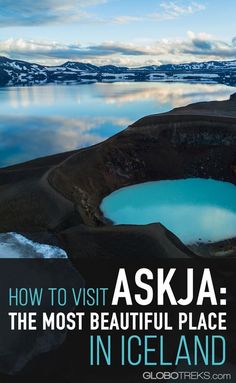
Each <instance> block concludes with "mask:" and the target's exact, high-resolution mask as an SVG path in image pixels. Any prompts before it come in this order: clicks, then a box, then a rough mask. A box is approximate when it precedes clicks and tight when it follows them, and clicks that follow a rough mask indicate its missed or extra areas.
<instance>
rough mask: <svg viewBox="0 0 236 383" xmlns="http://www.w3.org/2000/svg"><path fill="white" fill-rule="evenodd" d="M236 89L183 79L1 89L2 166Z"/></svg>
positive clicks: (81, 142)
mask: <svg viewBox="0 0 236 383" xmlns="http://www.w3.org/2000/svg"><path fill="white" fill-rule="evenodd" d="M234 91H235V88H230V87H227V86H224V85H219V84H216V85H207V84H179V83H178V84H174V83H115V84H86V85H78V86H54V85H50V86H41V87H18V88H0V166H7V165H10V164H13V163H18V162H22V161H26V160H30V159H32V158H36V157H39V156H44V155H48V154H54V153H57V152H62V151H66V150H72V149H75V148H80V147H84V146H88V145H92V144H95V143H97V142H100V141H102V140H104V139H106V138H107V137H109V136H111V135H113V134H115V133H117V132H119V131H120V130H122V129H124V128H126V127H127V126H128V125H129V124H130V123H132V122H134V121H135V120H137V119H139V118H141V117H143V116H144V115H148V114H153V113H161V112H165V111H168V110H170V109H172V108H173V107H177V106H182V105H186V104H189V103H191V102H196V101H207V100H213V99H217V100H222V99H226V98H228V97H229V95H230V94H232V93H233V92H234Z"/></svg>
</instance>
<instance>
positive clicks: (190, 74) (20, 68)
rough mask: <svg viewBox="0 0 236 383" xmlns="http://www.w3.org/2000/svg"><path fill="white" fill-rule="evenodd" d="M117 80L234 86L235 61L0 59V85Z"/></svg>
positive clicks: (235, 74) (235, 83) (235, 82)
mask: <svg viewBox="0 0 236 383" xmlns="http://www.w3.org/2000/svg"><path fill="white" fill-rule="evenodd" d="M119 81H148V82H153V81H157V82H166V81H169V82H192V83H193V82H195V83H196V82H197V83H208V84H209V83H219V84H226V85H231V86H235V85H236V60H234V61H209V62H202V63H196V62H193V63H185V64H165V65H160V66H157V65H151V66H144V67H138V68H128V67H118V66H115V65H103V66H96V65H92V64H89V63H81V62H73V61H67V62H66V63H64V64H62V65H59V66H44V65H39V64H34V63H29V62H26V61H22V60H11V59H9V58H6V57H0V86H19V85H26V86H29V85H39V84H49V83H55V84H62V83H64V84H78V83H89V82H119Z"/></svg>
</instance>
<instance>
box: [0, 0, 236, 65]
mask: <svg viewBox="0 0 236 383" xmlns="http://www.w3.org/2000/svg"><path fill="white" fill-rule="evenodd" d="M235 14H236V1H235V0H227V2H226V1H222V0H196V1H195V0H194V1H192V0H160V1H159V0H145V1H144V0H143V1H141V0H40V1H37V0H18V1H14V0H0V55H1V56H7V57H9V58H12V59H21V60H26V61H31V62H37V63H41V64H45V65H59V64H62V63H63V62H65V61H81V62H90V63H93V64H96V65H106V64H113V65H124V66H130V67H134V66H142V65H160V64H166V63H181V62H192V61H197V62H199V61H210V60H234V59H236V30H235V28H234V26H235Z"/></svg>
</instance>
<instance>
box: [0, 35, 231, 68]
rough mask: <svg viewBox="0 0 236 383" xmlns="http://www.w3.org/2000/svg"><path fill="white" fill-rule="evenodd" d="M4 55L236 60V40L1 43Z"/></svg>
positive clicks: (101, 60) (97, 60) (100, 60)
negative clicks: (92, 43) (94, 43)
mask: <svg viewBox="0 0 236 383" xmlns="http://www.w3.org/2000/svg"><path fill="white" fill-rule="evenodd" d="M0 55H3V56H8V57H10V58H14V59H23V60H29V61H37V62H39V63H43V64H48V65H50V64H52V65H54V64H56V65H57V64H60V63H63V62H65V61H67V60H74V61H82V62H85V61H90V62H91V63H94V64H97V65H104V64H115V65H125V66H138V65H152V64H156V65H158V64H160V63H173V62H176V63H179V62H186V61H202V60H213V59H235V58H236V44H235V38H234V39H233V40H232V41H231V42H225V41H223V40H219V39H217V38H215V37H213V36H211V35H208V34H205V33H199V34H195V33H193V32H188V35H187V38H186V39H169V40H168V39H163V40H159V41H150V43H148V42H147V41H146V42H138V43H137V42H136V43H134V42H133V43H124V42H115V41H107V42H103V43H100V44H96V45H86V46H83V45H81V44H80V43H73V44H61V43H58V42H51V41H33V40H30V41H26V40H23V39H16V40H15V39H7V40H0Z"/></svg>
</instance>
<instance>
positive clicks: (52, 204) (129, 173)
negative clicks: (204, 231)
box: [0, 94, 236, 258]
mask: <svg viewBox="0 0 236 383" xmlns="http://www.w3.org/2000/svg"><path fill="white" fill-rule="evenodd" d="M235 132H236V95H235V94H234V95H232V96H231V98H230V100H227V101H220V102H204V103H197V104H192V105H188V106H186V107H182V108H177V109H174V110H172V111H170V112H168V113H163V114H159V115H152V116H147V117H144V118H142V119H140V120H139V121H137V122H135V123H134V124H133V125H131V126H129V127H128V128H127V129H125V130H124V131H122V132H121V133H118V134H116V135H115V136H113V137H111V138H109V139H108V140H106V141H104V142H102V143H100V144H97V145H94V146H92V147H89V148H86V149H81V150H76V151H73V152H67V153H62V154H58V155H54V156H49V157H44V158H39V159H36V160H33V161H29V162H27V163H23V164H19V165H15V166H11V167H7V168H2V169H0V214H1V223H0V231H1V232H12V231H14V232H19V233H23V234H24V235H28V236H30V237H32V236H33V237H34V238H37V240H39V241H40V242H43V241H46V242H59V243H60V245H61V246H62V247H63V248H64V249H65V250H66V251H67V252H68V254H69V256H71V257H93V256H95V257H104V256H110V257H112V256H116V255H118V253H119V252H118V251H117V250H116V245H115V246H113V245H112V244H114V241H115V244H117V243H119V246H118V247H119V249H120V250H121V248H122V254H123V256H124V257H126V256H129V253H130V252H131V253H133V256H134V257H138V258H139V257H143V249H144V247H145V249H146V250H145V254H146V256H147V257H148V256H149V255H150V256H151V257H152V256H153V254H154V249H155V252H156V256H157V257H170V258H172V257H177V258H179V257H180V258H181V257H189V256H194V252H195V253H198V255H199V251H195V250H196V247H195V248H192V251H191V250H189V249H188V248H187V247H186V246H184V245H183V244H182V243H181V242H180V241H179V240H178V238H176V237H175V236H174V235H173V234H172V233H170V232H169V231H168V230H167V229H165V228H164V227H163V226H162V225H160V224H158V223H157V224H155V225H146V226H131V225H122V226H116V227H114V226H112V224H111V222H109V221H108V220H107V219H106V218H105V217H103V215H102V212H101V211H100V209H99V205H100V202H101V200H102V199H103V198H104V196H106V195H108V194H110V193H111V192H112V191H114V190H116V189H118V188H121V187H123V186H127V185H132V184H136V183H141V182H145V181H152V180H164V179H179V178H188V177H202V178H214V179H217V180H223V181H228V182H231V183H233V184H236V134H235ZM144 243H145V246H144V245H143V244H144ZM164 243H165V244H166V245H165V246H164V245H162V244H164ZM122 246H123V247H122ZM206 246H208V245H206ZM220 246H221V253H222V251H223V254H224V244H223V245H222V244H220ZM222 246H223V250H222ZM218 247H219V246H218V245H215V246H214V245H211V246H209V247H208V250H207V251H206V250H204V249H203V251H202V252H201V251H200V254H202V255H204V254H205V255H206V254H207V255H208V254H209V255H210V254H212V253H215V251H216V250H215V249H217V248H218ZM229 248H232V249H231V250H232V251H230V252H229V254H230V256H232V255H235V254H236V250H235V240H232V241H230V244H229V241H227V246H226V254H227V252H228V250H229ZM77 249H78V250H77Z"/></svg>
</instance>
